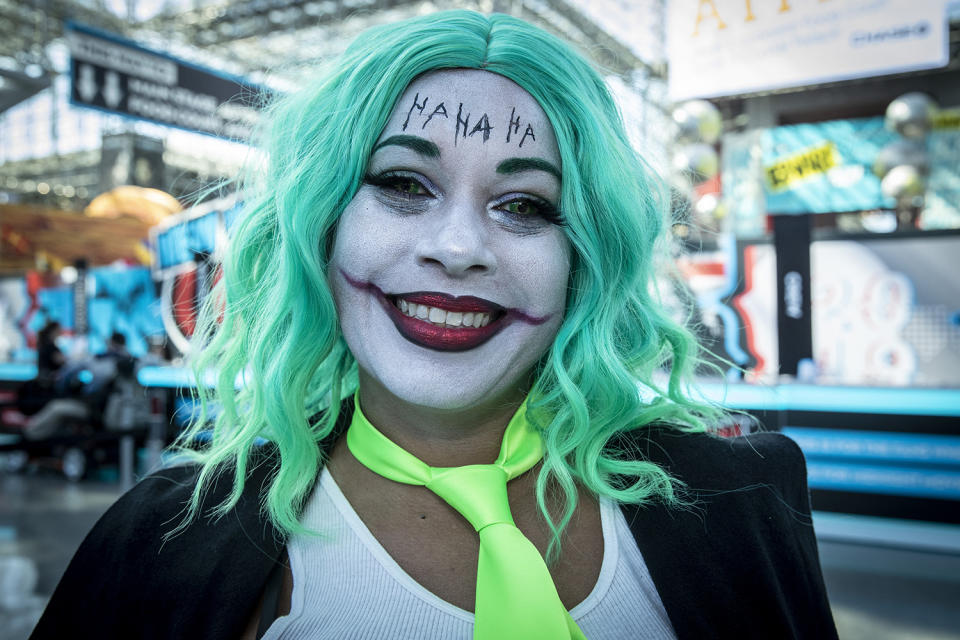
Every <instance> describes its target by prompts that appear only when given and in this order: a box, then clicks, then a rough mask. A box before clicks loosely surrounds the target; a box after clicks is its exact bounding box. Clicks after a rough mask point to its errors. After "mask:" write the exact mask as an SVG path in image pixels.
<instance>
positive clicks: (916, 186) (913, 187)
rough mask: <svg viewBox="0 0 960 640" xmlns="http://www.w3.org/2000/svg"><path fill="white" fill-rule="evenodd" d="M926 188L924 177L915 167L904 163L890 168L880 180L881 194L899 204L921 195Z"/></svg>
mask: <svg viewBox="0 0 960 640" xmlns="http://www.w3.org/2000/svg"><path fill="white" fill-rule="evenodd" d="M926 190H927V180H926V177H925V176H924V175H923V174H922V173H920V171H919V170H918V169H917V168H916V167H913V166H910V165H906V164H902V165H900V166H898V167H894V168H893V169H890V171H888V172H887V175H886V176H884V178H883V180H881V181H880V191H882V192H883V195H885V196H887V197H889V198H893V199H894V200H896V201H897V203H900V204H902V203H905V202H909V201H910V200H912V199H913V198H917V197H919V196H922V195H923V194H924V193H925V192H926Z"/></svg>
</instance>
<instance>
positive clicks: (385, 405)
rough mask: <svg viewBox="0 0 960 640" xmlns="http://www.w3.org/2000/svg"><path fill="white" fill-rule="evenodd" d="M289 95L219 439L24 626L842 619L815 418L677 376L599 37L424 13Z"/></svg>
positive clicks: (808, 626)
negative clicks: (717, 411)
mask: <svg viewBox="0 0 960 640" xmlns="http://www.w3.org/2000/svg"><path fill="white" fill-rule="evenodd" d="M270 122H271V125H270V127H269V128H268V130H267V132H266V138H265V150H266V152H267V157H268V162H267V163H266V168H265V169H264V173H263V175H262V176H260V177H259V179H258V180H256V181H252V182H250V183H248V184H247V185H246V186H247V190H248V191H247V192H248V196H247V200H248V206H247V211H246V215H244V216H243V217H242V219H241V221H240V222H239V223H238V227H237V228H236V229H235V231H234V234H233V238H232V241H231V248H230V251H229V252H228V254H227V255H226V256H225V259H224V276H223V279H222V285H221V286H220V289H219V294H218V295H216V296H214V298H215V299H216V300H217V301H219V302H217V303H215V304H213V305H212V306H211V308H210V309H208V310H207V323H206V325H205V327H206V328H205V330H203V331H202V332H201V334H202V336H203V338H202V339H203V340H206V341H208V342H207V345H206V347H205V350H204V352H203V355H202V356H201V357H200V359H199V361H198V367H199V368H203V367H206V366H208V365H215V366H216V367H217V369H218V372H219V373H218V378H217V385H216V389H215V390H213V391H210V392H205V393H204V396H205V397H206V398H207V399H210V400H216V401H218V403H219V415H218V416H217V418H216V422H215V427H214V430H213V434H212V442H211V444H210V446H209V447H208V448H207V449H204V450H203V451H201V452H199V453H197V454H196V458H197V464H196V465H193V466H185V467H180V468H176V469H170V470H167V471H164V472H162V473H160V474H157V475H155V476H152V477H151V478H149V479H147V480H144V481H143V482H142V483H141V484H140V485H139V486H138V487H137V488H136V489H134V491H133V492H131V493H130V494H128V495H127V496H126V497H124V498H123V499H121V501H120V502H119V503H118V505H117V506H115V507H114V508H113V510H112V511H111V512H110V513H109V514H108V515H107V516H105V519H104V520H103V521H101V523H100V524H99V525H98V526H97V528H96V529H95V530H94V532H93V533H92V534H91V536H90V537H89V538H88V539H87V541H86V542H85V543H84V546H83V547H82V548H81V551H80V552H78V556H77V558H75V560H74V562H73V564H72V565H71V568H70V569H69V570H68V571H67V574H66V576H65V577H64V579H63V581H62V583H61V585H60V587H59V588H58V591H57V593H56V594H54V597H53V600H52V602H51V605H50V607H49V609H48V611H47V613H46V614H45V616H44V618H43V620H41V622H40V625H39V626H38V628H37V631H36V633H35V637H48V636H50V637H52V636H54V635H57V634H58V633H59V632H60V631H61V630H62V629H63V628H64V627H63V626H61V625H67V626H70V627H74V628H75V627H76V626H77V625H78V624H82V623H84V622H86V623H88V624H91V625H93V626H94V627H95V628H97V630H98V635H100V636H101V637H102V636H107V637H113V636H118V637H120V636H122V637H174V636H176V637H204V638H211V637H224V638H236V637H258V636H261V635H262V637H267V638H301V637H304V638H305V637H315V638H341V637H344V638H346V637H355V638H448V637H451V638H469V637H475V638H558V637H564V638H583V637H587V638H591V639H596V638H634V637H644V638H673V637H679V638H694V637H696V638H700V637H738V638H742V637H758V638H759V637H763V638H773V637H777V638H782V637H808V638H810V637H817V638H822V637H834V636H835V631H834V629H833V623H832V620H831V617H830V611H829V608H828V605H827V601H826V596H825V591H824V588H823V583H822V578H821V575H820V569H819V566H818V564H817V556H816V542H815V538H814V536H813V530H812V527H811V525H810V516H809V505H808V501H807V493H806V484H805V478H804V473H805V472H804V467H803V459H802V455H801V454H800V452H799V450H798V449H797V448H796V446H795V445H793V444H791V443H790V441H788V440H787V439H786V438H782V437H780V436H777V435H770V434H763V435H760V436H757V437H753V438H750V439H742V440H721V439H718V438H715V437H713V436H709V435H706V434H705V433H703V431H704V427H703V425H704V423H705V421H706V420H708V419H710V418H711V417H713V414H714V412H713V411H712V410H710V409H709V408H707V407H702V406H699V405H697V404H695V403H693V402H691V401H689V400H688V399H686V398H685V396H684V395H683V394H682V392H681V389H682V383H683V380H684V377H685V376H686V374H687V372H688V370H689V368H690V365H691V363H692V361H693V360H694V357H695V356H694V355H693V354H694V345H693V342H692V340H691V339H690V337H689V335H688V334H687V333H686V332H685V331H683V330H682V329H681V328H679V327H677V326H675V325H674V324H673V323H672V322H671V321H670V320H669V319H668V317H667V316H666V314H665V313H664V311H663V310H662V309H661V308H660V307H659V306H658V304H657V302H656V300H655V299H653V298H652V297H651V294H650V289H649V287H648V285H649V283H650V278H651V275H652V261H653V258H652V254H653V247H654V243H655V241H656V239H657V237H658V234H659V232H660V228H661V214H662V212H663V210H664V206H665V200H664V199H663V197H662V195H661V191H660V187H659V184H658V183H657V182H655V181H654V180H653V178H651V177H650V175H651V174H650V172H649V171H648V170H647V169H646V166H645V165H644V164H643V162H642V161H641V160H640V159H639V158H638V157H637V156H636V155H635V153H634V152H633V151H632V149H631V148H630V145H629V144H628V142H627V139H626V136H625V134H624V131H623V127H622V123H621V121H620V118H619V115H618V112H617V110H616V107H615V106H614V103H613V101H612V100H611V98H610V96H609V93H608V92H607V90H606V88H605V86H604V84H603V82H602V80H601V79H600V77H599V76H598V75H597V74H596V72H594V71H593V70H592V69H590V67H589V66H588V65H587V64H586V63H585V62H584V60H583V59H582V58H581V57H579V56H578V55H577V54H575V53H573V52H572V51H571V50H570V49H569V47H568V46H566V45H565V44H563V43H561V42H560V41H558V40H557V39H556V38H554V37H552V36H550V35H548V34H546V33H544V32H542V31H540V30H538V29H535V28H534V27H531V26H530V25H528V24H526V23H523V22H521V21H519V20H516V19H513V18H509V17H507V16H500V15H495V16H490V17H484V16H482V15H480V14H476V13H471V12H449V13H440V14H435V15H431V16H426V17H422V18H417V19H414V20H411V21H407V22H404V23H400V24H394V25H388V26H382V27H378V28H375V29H372V30H371V31H369V32H367V33H365V34H364V35H362V36H360V37H359V38H358V39H357V41H356V42H354V44H353V45H352V46H351V47H350V48H349V49H348V50H347V52H346V53H345V54H344V55H343V56H342V57H341V58H340V59H339V60H338V61H336V62H335V63H334V64H333V65H332V67H331V68H330V69H328V70H327V71H326V73H324V74H323V75H322V76H321V77H319V78H318V79H317V80H316V81H315V82H313V83H312V84H311V85H310V86H308V87H306V88H305V89H304V90H302V91H300V92H298V93H296V94H294V95H292V96H290V97H288V98H285V99H284V100H282V101H281V102H280V103H279V104H277V105H276V106H275V107H274V108H273V109H272V113H271V118H270ZM662 366H667V367H669V369H670V372H671V373H670V377H669V383H668V384H667V385H666V387H665V388H660V387H658V386H657V384H656V383H655V382H654V372H655V371H657V370H658V369H659V368H661V367H662ZM238 378H239V379H240V380H241V381H242V384H241V391H239V392H235V386H234V385H235V381H236V380H238ZM638 385H642V386H643V387H645V388H646V389H647V390H648V392H645V393H644V394H642V395H643V397H641V393H639V392H638ZM651 398H652V399H651ZM341 400H342V403H341ZM197 429H199V427H197V428H196V429H195V430H194V431H196V430H197ZM192 435H193V433H191V434H189V435H188V438H189V437H191V436H192ZM263 440H266V441H268V442H269V444H267V445H265V446H259V445H258V442H261V441H263ZM491 463H493V464H491ZM514 522H515V524H516V526H514V525H513V523H514ZM177 523H179V525H178V524H177ZM104 565H106V566H109V567H110V571H109V572H107V571H103V566H104ZM78 594H81V595H80V596H79V597H78ZM474 611H475V616H474V613H473V612H474ZM474 623H476V624H474Z"/></svg>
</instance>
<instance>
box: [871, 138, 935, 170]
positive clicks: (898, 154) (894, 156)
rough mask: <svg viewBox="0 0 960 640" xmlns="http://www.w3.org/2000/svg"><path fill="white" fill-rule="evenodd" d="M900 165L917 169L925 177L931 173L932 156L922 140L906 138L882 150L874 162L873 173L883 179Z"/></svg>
mask: <svg viewBox="0 0 960 640" xmlns="http://www.w3.org/2000/svg"><path fill="white" fill-rule="evenodd" d="M900 165H908V166H911V167H916V168H917V169H918V170H919V171H920V173H922V174H924V175H926V174H928V173H930V156H929V155H928V154H927V147H926V145H925V144H924V143H923V141H922V140H916V139H913V138H904V139H901V140H895V141H893V142H891V143H890V144H888V145H887V146H885V147H884V148H883V149H880V152H879V153H878V154H877V157H876V159H875V160H874V161H873V172H874V173H875V174H877V177H878V178H883V177H884V176H885V175H887V173H888V172H889V171H890V170H891V169H893V168H894V167H898V166H900Z"/></svg>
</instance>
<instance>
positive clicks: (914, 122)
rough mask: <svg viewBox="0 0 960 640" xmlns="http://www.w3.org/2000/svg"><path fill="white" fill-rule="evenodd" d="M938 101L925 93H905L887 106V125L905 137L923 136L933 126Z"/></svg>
mask: <svg viewBox="0 0 960 640" xmlns="http://www.w3.org/2000/svg"><path fill="white" fill-rule="evenodd" d="M936 112H937V103H936V102H934V101H933V98H931V97H930V96H928V95H927V94H925V93H920V92H919V91H914V92H911V93H905V94H903V95H902V96H900V97H899V98H897V99H896V100H894V101H893V102H891V103H890V104H889V105H888V106H887V114H886V120H885V122H886V125H887V128H888V129H892V130H893V131H896V132H897V133H899V134H900V135H902V136H904V137H905V138H923V137H924V136H925V135H927V133H929V132H930V128H931V127H932V126H933V116H934V115H935V114H936Z"/></svg>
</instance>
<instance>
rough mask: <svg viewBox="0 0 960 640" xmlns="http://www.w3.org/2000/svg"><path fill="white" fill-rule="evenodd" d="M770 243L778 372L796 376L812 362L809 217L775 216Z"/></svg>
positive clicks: (809, 215)
mask: <svg viewBox="0 0 960 640" xmlns="http://www.w3.org/2000/svg"><path fill="white" fill-rule="evenodd" d="M772 218H773V244H774V247H775V248H776V251H777V342H778V347H779V351H780V373H786V374H790V375H793V376H796V375H798V373H800V364H801V362H803V361H804V360H810V361H812V359H813V323H812V321H811V319H810V291H811V289H810V236H811V231H810V227H811V225H812V223H811V214H802V215H775V216H772Z"/></svg>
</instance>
